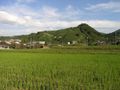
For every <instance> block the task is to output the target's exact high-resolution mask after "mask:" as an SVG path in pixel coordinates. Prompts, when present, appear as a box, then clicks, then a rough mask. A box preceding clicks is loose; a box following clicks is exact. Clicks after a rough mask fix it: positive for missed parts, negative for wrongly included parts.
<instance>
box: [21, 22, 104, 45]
mask: <svg viewBox="0 0 120 90" xmlns="http://www.w3.org/2000/svg"><path fill="white" fill-rule="evenodd" d="M19 38H20V39H22V41H23V42H29V41H46V42H47V43H55V44H58V43H67V42H72V41H77V42H78V43H86V42H88V41H89V42H94V41H96V40H102V39H104V34H102V33H100V32H97V31H96V30H95V29H94V28H92V27H91V26H89V25H88V24H81V25H79V26H77V27H71V28H66V29H61V30H56V31H43V32H37V33H32V34H30V35H24V36H19Z"/></svg>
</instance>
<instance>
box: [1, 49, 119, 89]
mask: <svg viewBox="0 0 120 90" xmlns="http://www.w3.org/2000/svg"><path fill="white" fill-rule="evenodd" d="M111 51H112V52H111ZM0 89H1V90H120V52H119V50H98V49H97V50H95V49H94V50H93V49H92V50H91V49H90V50H87V49H84V50H83V49H75V48H74V49H65V48H64V49H34V50H7V51H6V50H5V51H4V50H2V51H0Z"/></svg>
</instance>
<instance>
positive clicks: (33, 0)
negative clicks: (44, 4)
mask: <svg viewBox="0 0 120 90" xmlns="http://www.w3.org/2000/svg"><path fill="white" fill-rule="evenodd" d="M16 1H17V2H18V3H32V2H35V1H36V0H16Z"/></svg>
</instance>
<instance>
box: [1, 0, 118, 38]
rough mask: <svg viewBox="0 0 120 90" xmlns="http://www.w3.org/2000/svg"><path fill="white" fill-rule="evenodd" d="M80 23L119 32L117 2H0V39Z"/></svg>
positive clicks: (111, 0)
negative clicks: (0, 37)
mask: <svg viewBox="0 0 120 90" xmlns="http://www.w3.org/2000/svg"><path fill="white" fill-rule="evenodd" d="M81 23H88V24H89V25H91V26H92V27H94V28H95V29H96V30H98V31H99V32H104V33H109V32H113V31H115V30H117V29H120V0H0V36H7V35H9V36H12V35H21V34H29V33H33V32H38V31H44V30H57V29H62V28H67V27H74V26H77V25H79V24H81Z"/></svg>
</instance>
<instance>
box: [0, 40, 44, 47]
mask: <svg viewBox="0 0 120 90" xmlns="http://www.w3.org/2000/svg"><path fill="white" fill-rule="evenodd" d="M44 47H46V42H45V41H32V42H28V43H22V41H21V40H20V39H10V40H0V49H22V48H44Z"/></svg>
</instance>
